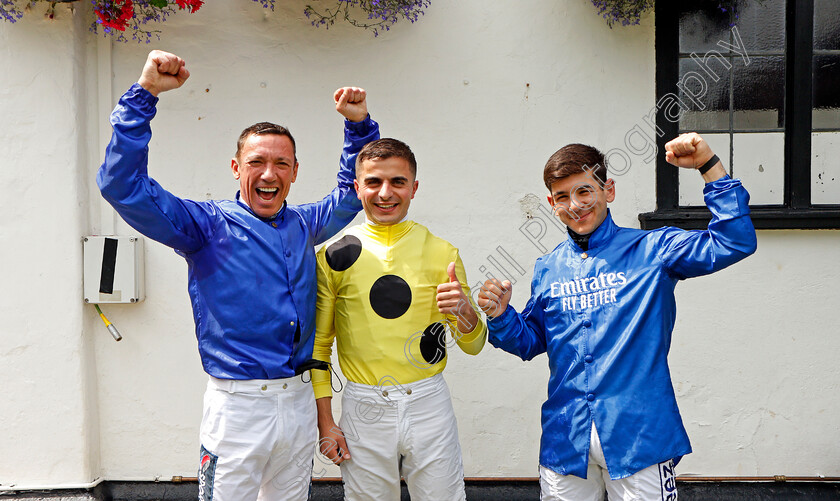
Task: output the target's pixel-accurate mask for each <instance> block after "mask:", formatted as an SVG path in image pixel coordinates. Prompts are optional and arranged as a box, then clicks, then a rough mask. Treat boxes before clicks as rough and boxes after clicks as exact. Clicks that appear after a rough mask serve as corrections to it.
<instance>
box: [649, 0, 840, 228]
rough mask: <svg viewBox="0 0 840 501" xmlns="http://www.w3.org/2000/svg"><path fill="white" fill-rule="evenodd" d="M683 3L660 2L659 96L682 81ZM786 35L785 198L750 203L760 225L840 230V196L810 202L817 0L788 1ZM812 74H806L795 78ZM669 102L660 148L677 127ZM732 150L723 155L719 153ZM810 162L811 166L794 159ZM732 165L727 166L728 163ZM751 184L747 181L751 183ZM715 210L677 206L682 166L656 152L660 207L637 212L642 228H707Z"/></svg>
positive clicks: (661, 117)
mask: <svg viewBox="0 0 840 501" xmlns="http://www.w3.org/2000/svg"><path fill="white" fill-rule="evenodd" d="M678 4H679V2H656V7H655V13H656V20H655V37H656V42H655V51H656V100H657V103H658V102H659V100H660V99H661V98H662V97H663V96H665V95H667V94H669V93H673V92H675V90H676V89H677V82H678V81H679V54H680V46H679V25H680V23H679V6H678ZM785 15H786V21H785V23H786V25H785V30H786V36H785V116H786V118H785V131H784V138H785V148H784V152H785V158H784V201H783V204H782V205H766V206H765V205H752V206H751V207H750V210H751V217H752V220H753V224H754V225H755V227H756V228H757V229H840V200H838V204H835V205H816V206H815V205H812V204H811V132H812V130H811V125H812V91H813V89H812V87H813V85H812V81H813V76H812V75H813V71H812V70H813V68H812V66H813V55H814V48H813V47H814V41H813V40H814V26H813V25H814V0H788V1H787V2H786V14H785ZM796 75H808V76H809V77H808V78H796ZM666 109H667V107H662V109H658V110H657V113H656V125H657V126H658V128H659V130H661V131H662V134H661V135H659V136H658V137H657V141H656V144H657V148H658V150H659V151H660V152H664V151H665V143H666V142H668V141H669V140H671V139H672V138H674V137H676V136H677V135H678V132H679V123H678V121H672V120H669V119H668V118H667V117H666V116H665V114H666ZM725 157H728V155H721V158H725ZM802 159H804V160H805V161H806V162H807V165H808V166H809V168H808V169H801V168H800V169H796V168H793V167H792V166H793V165H795V164H798V165H802V163H801V162H802ZM727 169H729V166H727ZM747 189H749V186H747ZM710 219H711V213H710V212H709V210H708V209H707V208H706V207H684V206H680V205H679V169H678V168H676V167H674V166H673V165H670V164H668V163H667V162H666V161H665V155H664V154H660V155H657V162H656V210H655V211H654V212H646V213H643V214H639V222H640V223H641V227H642V229H654V228H659V227H662V226H677V227H680V228H685V229H705V228H707V227H708V224H709V221H710Z"/></svg>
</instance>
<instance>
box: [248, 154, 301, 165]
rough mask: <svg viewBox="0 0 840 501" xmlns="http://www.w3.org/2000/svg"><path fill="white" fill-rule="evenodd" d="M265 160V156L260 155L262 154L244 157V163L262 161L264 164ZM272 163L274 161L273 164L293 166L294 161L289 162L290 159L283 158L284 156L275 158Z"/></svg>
mask: <svg viewBox="0 0 840 501" xmlns="http://www.w3.org/2000/svg"><path fill="white" fill-rule="evenodd" d="M266 158H267V157H266V156H265V155H262V154H260V153H255V154H253V155H249V156H247V157H245V161H246V162H254V161H257V160H259V161H263V162H264V161H265V160H266ZM274 161H275V162H278V163H279V162H285V163H287V164H293V163H294V161H293V160H291V159H290V158H288V157H285V156H279V157H275V159H274Z"/></svg>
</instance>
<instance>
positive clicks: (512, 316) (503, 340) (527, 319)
mask: <svg viewBox="0 0 840 501" xmlns="http://www.w3.org/2000/svg"><path fill="white" fill-rule="evenodd" d="M537 266H538V267H539V266H540V264H539V262H538V263H537ZM540 275H541V274H540V273H538V272H537V271H536V270H535V271H534V278H533V279H532V280H531V298H530V299H529V300H528V304H526V305H525V309H524V310H523V311H522V313H517V311H516V309H514V307H513V306H510V305H508V307H507V309H506V310H505V311H504V313H502V314H501V315H499V316H498V317H497V318H490V317H488V318H487V339H489V340H490V344H492V345H493V346H495V347H496V348H501V349H502V350H505V351H506V352H508V353H511V354H513V355H516V356H517V357H519V358H521V359H522V360H531V359H532V358H534V357H536V356H537V355H539V354H540V353H545V350H546V339H545V330H546V326H545V308H544V306H543V304H542V301H541V300H540V297H541V296H540V294H539V276H540Z"/></svg>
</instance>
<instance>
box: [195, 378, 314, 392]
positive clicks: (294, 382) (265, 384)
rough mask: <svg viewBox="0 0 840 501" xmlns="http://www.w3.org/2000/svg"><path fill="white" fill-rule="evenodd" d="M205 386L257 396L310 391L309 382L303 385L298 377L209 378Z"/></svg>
mask: <svg viewBox="0 0 840 501" xmlns="http://www.w3.org/2000/svg"><path fill="white" fill-rule="evenodd" d="M207 386H208V387H209V388H216V389H218V390H222V391H226V392H228V393H251V394H258V395H259V394H269V393H282V392H289V391H298V390H301V389H304V388H309V391H312V386H311V384H310V383H309V382H306V383H304V382H303V380H302V379H301V377H300V376H295V377H289V378H284V379H218V378H214V377H213V376H210V381H209V382H208V383H207Z"/></svg>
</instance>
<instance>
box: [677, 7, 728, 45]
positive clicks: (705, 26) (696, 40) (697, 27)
mask: <svg viewBox="0 0 840 501" xmlns="http://www.w3.org/2000/svg"><path fill="white" fill-rule="evenodd" d="M700 5H703V6H708V7H705V8H703V7H700V8H689V7H686V10H685V11H684V12H682V13H680V52H684V53H689V52H699V53H701V54H702V53H705V52H706V51H708V50H710V49H715V50H720V51H723V49H721V48H720V47H718V46H717V42H718V40H723V41H725V42H729V13H724V12H721V11H720V9H718V8H717V7H716V6H713V4H712V3H711V2H705V3H701V4H700Z"/></svg>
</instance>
